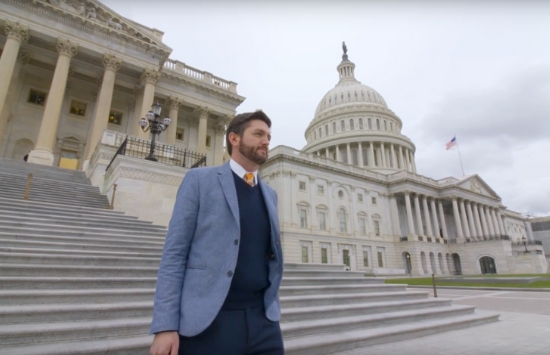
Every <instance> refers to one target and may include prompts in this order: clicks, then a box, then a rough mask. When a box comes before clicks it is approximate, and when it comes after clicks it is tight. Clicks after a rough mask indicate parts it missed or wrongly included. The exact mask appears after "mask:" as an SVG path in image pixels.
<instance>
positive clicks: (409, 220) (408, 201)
mask: <svg viewBox="0 0 550 355" xmlns="http://www.w3.org/2000/svg"><path fill="white" fill-rule="evenodd" d="M404 194H405V208H406V210H407V223H408V225H409V235H410V236H416V235H417V234H416V233H415V230H414V222H413V216H412V208H411V196H410V194H409V192H408V191H405V192H404Z"/></svg>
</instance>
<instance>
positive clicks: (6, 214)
mask: <svg viewBox="0 0 550 355" xmlns="http://www.w3.org/2000/svg"><path fill="white" fill-rule="evenodd" d="M124 217H126V216H123V217H122V218H121V216H120V215H115V216H94V215H90V216H88V215H86V214H82V213H78V212H77V213H73V214H72V215H69V214H59V213H51V212H43V211H25V210H22V209H17V208H13V209H11V210H5V209H0V218H3V219H8V220H14V219H17V220H25V221H28V220H32V221H36V220H38V221H45V220H46V221H48V220H49V221H56V222H64V223H67V224H70V223H73V222H74V221H81V222H101V223H108V225H123V226H130V227H132V226H138V227H140V226H144V227H152V228H156V229H157V230H162V231H166V227H163V226H159V225H154V224H153V223H152V222H150V221H143V220H139V219H137V218H124Z"/></svg>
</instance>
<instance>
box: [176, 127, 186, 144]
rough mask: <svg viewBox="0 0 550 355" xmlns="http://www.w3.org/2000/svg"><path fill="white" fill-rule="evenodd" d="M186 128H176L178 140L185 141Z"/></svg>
mask: <svg viewBox="0 0 550 355" xmlns="http://www.w3.org/2000/svg"><path fill="white" fill-rule="evenodd" d="M184 134H185V128H176V140H178V141H183V137H184Z"/></svg>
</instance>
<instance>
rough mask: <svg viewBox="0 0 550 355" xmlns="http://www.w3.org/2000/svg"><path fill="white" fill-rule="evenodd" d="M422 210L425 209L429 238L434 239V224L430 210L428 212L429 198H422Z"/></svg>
mask: <svg viewBox="0 0 550 355" xmlns="http://www.w3.org/2000/svg"><path fill="white" fill-rule="evenodd" d="M422 208H423V209H424V222H425V223H426V233H428V237H433V235H434V234H433V232H432V222H431V221H430V210H428V198H427V197H426V196H422Z"/></svg>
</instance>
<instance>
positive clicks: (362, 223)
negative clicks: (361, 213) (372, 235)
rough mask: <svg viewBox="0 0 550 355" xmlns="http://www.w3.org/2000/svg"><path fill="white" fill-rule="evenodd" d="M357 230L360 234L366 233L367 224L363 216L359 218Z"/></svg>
mask: <svg viewBox="0 0 550 355" xmlns="http://www.w3.org/2000/svg"><path fill="white" fill-rule="evenodd" d="M359 230H360V231H361V234H362V235H367V224H366V223H365V219H364V218H359Z"/></svg>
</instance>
